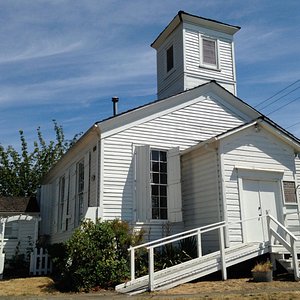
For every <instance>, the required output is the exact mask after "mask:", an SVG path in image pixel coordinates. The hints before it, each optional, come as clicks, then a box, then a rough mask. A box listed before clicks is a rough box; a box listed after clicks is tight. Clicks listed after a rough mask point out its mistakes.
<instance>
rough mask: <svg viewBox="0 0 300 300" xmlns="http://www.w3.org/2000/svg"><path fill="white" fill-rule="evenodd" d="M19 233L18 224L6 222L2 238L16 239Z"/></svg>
mask: <svg viewBox="0 0 300 300" xmlns="http://www.w3.org/2000/svg"><path fill="white" fill-rule="evenodd" d="M18 231H19V223H18V222H8V223H6V224H5V231H4V238H5V239H17V238H18Z"/></svg>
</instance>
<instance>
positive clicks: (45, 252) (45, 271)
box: [44, 250, 48, 275]
mask: <svg viewBox="0 0 300 300" xmlns="http://www.w3.org/2000/svg"><path fill="white" fill-rule="evenodd" d="M44 262H45V265H44V274H45V275H46V274H48V251H47V250H45V251H44Z"/></svg>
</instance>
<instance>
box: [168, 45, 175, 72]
mask: <svg viewBox="0 0 300 300" xmlns="http://www.w3.org/2000/svg"><path fill="white" fill-rule="evenodd" d="M173 67H174V50H173V45H172V46H171V47H169V48H168V49H167V72H169V71H171V70H172V69H173Z"/></svg>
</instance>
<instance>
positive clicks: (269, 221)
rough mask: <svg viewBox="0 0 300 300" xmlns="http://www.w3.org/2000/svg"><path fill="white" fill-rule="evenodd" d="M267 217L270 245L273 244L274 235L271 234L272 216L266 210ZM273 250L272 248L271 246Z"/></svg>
mask: <svg viewBox="0 0 300 300" xmlns="http://www.w3.org/2000/svg"><path fill="white" fill-rule="evenodd" d="M266 218H267V228H268V239H269V247H271V246H272V235H271V218H270V216H269V212H268V211H266ZM270 250H271V251H272V248H270Z"/></svg>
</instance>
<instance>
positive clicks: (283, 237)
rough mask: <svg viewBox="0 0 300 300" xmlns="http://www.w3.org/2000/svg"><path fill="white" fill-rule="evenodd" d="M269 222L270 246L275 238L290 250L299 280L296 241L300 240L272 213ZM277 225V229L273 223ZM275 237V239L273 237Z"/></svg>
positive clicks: (268, 217)
mask: <svg viewBox="0 0 300 300" xmlns="http://www.w3.org/2000/svg"><path fill="white" fill-rule="evenodd" d="M267 224H268V235H269V243H270V246H272V245H273V240H274V241H275V240H277V241H279V242H280V244H281V245H282V246H283V247H284V248H285V249H286V250H288V251H289V252H290V253H291V255H292V261H293V269H294V277H295V280H299V279H300V276H299V263H298V255H297V249H296V242H297V241H298V239H297V237H296V236H295V235H294V234H293V233H291V232H290V231H289V230H288V229H287V228H286V227H284V226H283V225H282V224H281V223H280V222H278V221H277V220H276V219H275V218H274V217H273V216H272V215H270V214H267ZM274 224H275V225H276V226H277V229H278V228H279V229H280V230H275V229H274V228H273V227H272V225H274ZM279 232H280V233H281V232H282V234H280V233H279ZM272 238H273V239H272Z"/></svg>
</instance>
